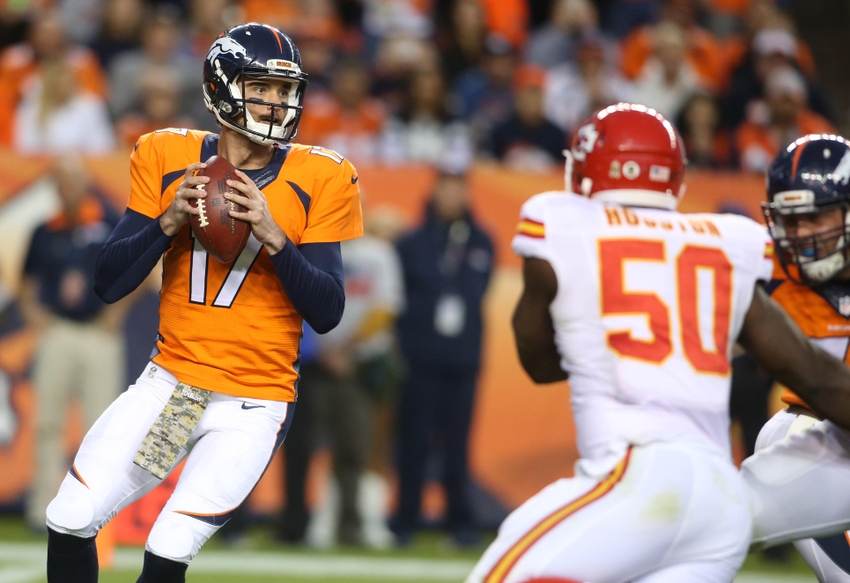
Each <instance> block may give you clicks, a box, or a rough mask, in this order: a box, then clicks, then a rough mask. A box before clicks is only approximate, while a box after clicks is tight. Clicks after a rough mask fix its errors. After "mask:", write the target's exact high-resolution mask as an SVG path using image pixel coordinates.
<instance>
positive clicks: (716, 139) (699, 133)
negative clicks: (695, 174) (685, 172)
mask: <svg viewBox="0 0 850 583" xmlns="http://www.w3.org/2000/svg"><path fill="white" fill-rule="evenodd" d="M676 127H677V128H678V129H679V133H681V135H682V140H683V141H684V144H685V151H686V152H687V153H688V167H689V168H729V167H730V166H731V165H732V163H733V160H732V140H731V137H730V135H729V132H728V131H727V130H726V128H724V127H723V126H722V125H721V123H720V108H719V106H718V104H717V100H716V99H715V98H714V97H713V96H712V95H711V94H710V93H705V92H697V93H694V94H693V95H691V97H690V99H688V101H687V102H685V105H684V106H683V107H682V111H681V113H680V114H679V118H678V120H677V121H676Z"/></svg>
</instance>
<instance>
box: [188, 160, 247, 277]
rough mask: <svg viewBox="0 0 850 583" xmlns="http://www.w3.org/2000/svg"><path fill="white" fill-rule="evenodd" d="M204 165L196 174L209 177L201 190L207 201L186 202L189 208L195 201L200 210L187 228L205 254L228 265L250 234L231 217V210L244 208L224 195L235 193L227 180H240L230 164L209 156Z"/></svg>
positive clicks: (242, 224) (242, 210) (203, 199)
mask: <svg viewBox="0 0 850 583" xmlns="http://www.w3.org/2000/svg"><path fill="white" fill-rule="evenodd" d="M206 164H207V167H206V168H202V169H201V170H199V171H198V174H199V175H202V176H209V177H210V181H209V182H208V183H207V184H206V186H205V187H204V190H206V191H207V197H206V198H198V199H190V200H189V204H191V205H192V207H195V206H196V201H197V205H199V206H200V208H201V213H200V215H192V216H190V217H189V224H190V225H191V226H192V233H194V235H195V238H196V239H198V241H200V242H201V245H203V246H204V249H206V250H207V253H209V254H210V255H212V256H213V257H215V258H216V259H218V260H219V261H221V262H222V263H230V262H231V261H233V260H234V259H236V258H237V257H239V254H240V253H241V252H242V249H243V248H244V247H245V243H246V242H247V241H248V236H249V235H250V234H251V225H250V224H248V223H247V222H245V221H240V220H239V219H234V218H233V217H231V216H230V209H231V208H232V209H233V210H235V211H237V212H244V211H245V207H243V206H242V205H241V204H236V203H234V202H231V201H229V200H225V198H224V195H225V193H227V192H234V191H235V189H233V188H231V187H230V186H228V185H227V180H239V181H240V182H241V180H240V179H239V177H238V176H236V173H235V172H234V170H236V168H235V167H234V166H233V164H231V163H230V162H228V161H227V160H225V159H224V158H222V157H220V156H210V158H209V160H207V161H206Z"/></svg>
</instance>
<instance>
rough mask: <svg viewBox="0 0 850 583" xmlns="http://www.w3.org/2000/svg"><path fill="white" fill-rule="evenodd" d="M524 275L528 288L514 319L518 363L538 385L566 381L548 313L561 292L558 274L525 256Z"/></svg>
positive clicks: (525, 289) (547, 265)
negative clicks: (556, 275) (559, 290)
mask: <svg viewBox="0 0 850 583" xmlns="http://www.w3.org/2000/svg"><path fill="white" fill-rule="evenodd" d="M522 275H523V281H524V283H525V287H524V288H523V290H522V296H520V298H519V303H518V304H517V306H516V310H515V311H514V318H513V328H514V338H515V339H516V347H517V352H519V360H520V362H521V363H522V367H523V368H524V369H525V371H526V372H527V373H528V375H529V376H530V377H531V379H532V380H533V381H534V382H535V383H554V382H556V381H563V380H566V379H567V373H566V372H565V371H564V370H563V369H562V368H561V357H560V355H559V354H558V349H557V347H556V346H555V327H554V326H553V324H552V316H551V315H550V313H549V306H550V305H551V304H552V301H553V300H554V299H555V294H557V293H558V280H557V278H556V277H555V271H554V270H553V269H552V266H551V265H550V264H549V262H548V261H546V260H544V259H538V258H535V257H526V258H525V263H524V265H523V271H522Z"/></svg>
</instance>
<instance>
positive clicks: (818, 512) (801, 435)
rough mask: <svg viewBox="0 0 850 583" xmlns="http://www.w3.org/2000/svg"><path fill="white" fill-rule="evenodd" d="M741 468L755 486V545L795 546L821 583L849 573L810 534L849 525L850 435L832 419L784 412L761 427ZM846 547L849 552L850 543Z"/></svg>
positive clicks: (846, 580) (849, 578) (844, 579)
mask: <svg viewBox="0 0 850 583" xmlns="http://www.w3.org/2000/svg"><path fill="white" fill-rule="evenodd" d="M741 471H742V473H743V475H744V479H745V480H746V481H747V484H748V486H750V488H751V489H752V491H753V495H754V500H755V503H754V508H755V515H754V517H753V520H754V525H753V545H754V547H755V548H763V547H769V546H773V545H776V544H780V543H784V542H789V541H794V539H799V538H801V537H805V538H802V540H796V541H794V546H795V547H796V548H797V550H798V551H799V552H800V554H801V555H802V556H803V558H804V559H805V560H806V562H807V563H808V564H809V566H810V567H811V568H812V570H813V571H814V572H815V574H816V575H817V577H818V581H820V582H821V583H850V574H848V573H847V572H846V571H845V570H843V569H842V568H841V567H839V566H838V565H836V564H835V563H834V562H833V560H832V559H830V557H829V556H828V555H827V554H826V553H825V552H824V551H823V549H822V548H820V547H819V546H818V545H817V544H816V543H815V541H814V540H812V539H811V538H809V537H812V536H823V535H825V534H836V533H840V532H841V531H842V530H844V529H846V528H848V527H850V495H848V490H847V484H848V483H850V481H848V480H850V435H848V433H847V432H846V431H844V430H842V429H840V428H838V427H836V426H835V425H833V424H832V423H830V422H828V421H818V420H817V419H815V418H814V417H809V416H808V415H796V414H794V413H789V412H788V411H787V410H782V411H779V412H778V413H777V414H776V415H774V416H773V417H772V418H771V419H770V421H768V422H767V423H766V424H765V426H764V427H763V428H762V430H761V431H760V432H759V436H758V440H757V441H756V453H755V454H754V455H753V456H752V457H750V458H748V459H746V460H745V461H744V463H743V465H742V466H741ZM846 552H847V554H848V556H850V546H848V547H847V549H846Z"/></svg>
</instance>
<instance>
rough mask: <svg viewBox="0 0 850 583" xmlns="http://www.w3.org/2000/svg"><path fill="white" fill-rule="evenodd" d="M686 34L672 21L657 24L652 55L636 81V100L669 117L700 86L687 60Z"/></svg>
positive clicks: (675, 113) (674, 116) (677, 111)
mask: <svg viewBox="0 0 850 583" xmlns="http://www.w3.org/2000/svg"><path fill="white" fill-rule="evenodd" d="M685 34H686V33H685V31H684V30H683V29H682V27H680V26H679V25H678V24H675V23H673V22H662V23H660V24H659V25H658V26H656V27H655V28H654V29H653V37H654V38H653V54H652V56H651V57H649V58H648V59H647V60H646V61H645V62H644V64H643V69H642V70H641V73H640V75H639V76H638V78H637V80H636V81H635V92H634V98H635V101H636V102H637V103H642V104H644V105H647V106H649V107H654V108H655V109H656V110H658V112H659V113H661V115H663V116H664V117H666V118H668V119H676V116H677V115H679V111H680V110H681V108H682V106H683V105H684V104H685V101H686V100H687V99H688V97H690V96H691V94H692V93H694V92H695V91H697V90H698V89H701V88H703V87H702V86H701V82H700V78H699V76H698V75H697V73H696V71H694V69H693V67H692V66H691V64H690V62H689V61H688V60H687V39H686V38H685Z"/></svg>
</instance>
